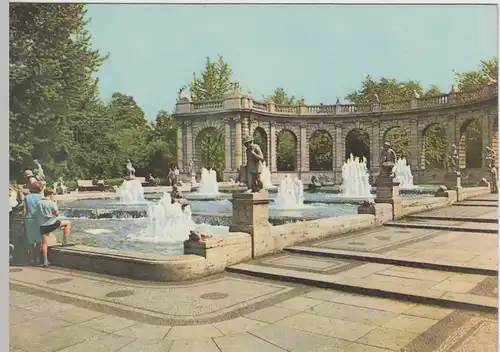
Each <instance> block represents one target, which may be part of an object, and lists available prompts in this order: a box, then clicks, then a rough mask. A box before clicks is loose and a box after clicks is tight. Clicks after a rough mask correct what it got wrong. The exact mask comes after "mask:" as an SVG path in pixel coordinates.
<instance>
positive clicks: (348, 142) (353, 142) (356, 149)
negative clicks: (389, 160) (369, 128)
mask: <svg viewBox="0 0 500 352" xmlns="http://www.w3.org/2000/svg"><path fill="white" fill-rule="evenodd" d="M351 154H352V155H354V156H355V157H356V156H357V157H359V158H360V159H362V158H366V166H367V167H368V168H370V135H369V134H368V133H367V132H365V131H363V130H361V129H358V128H355V129H353V130H351V131H349V133H347V135H346V137H345V159H346V160H347V159H348V158H349V157H350V155H351Z"/></svg>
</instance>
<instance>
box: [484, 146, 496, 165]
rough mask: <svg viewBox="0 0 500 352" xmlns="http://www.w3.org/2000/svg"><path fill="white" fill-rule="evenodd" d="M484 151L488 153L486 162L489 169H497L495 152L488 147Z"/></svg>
mask: <svg viewBox="0 0 500 352" xmlns="http://www.w3.org/2000/svg"><path fill="white" fill-rule="evenodd" d="M484 149H485V151H486V157H485V159H486V162H487V163H488V168H489V169H491V168H492V167H495V163H496V156H495V152H494V151H493V149H491V148H490V147H486V148H484Z"/></svg>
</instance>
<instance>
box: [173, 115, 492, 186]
mask: <svg viewBox="0 0 500 352" xmlns="http://www.w3.org/2000/svg"><path fill="white" fill-rule="evenodd" d="M497 116H498V110H497V107H494V108H491V107H488V106H486V107H484V106H483V107H482V108H477V109H475V110H469V109H468V110H465V111H463V110H462V111H460V110H457V111H453V112H450V111H449V110H447V109H443V111H442V112H439V111H437V112H432V113H429V112H426V113H425V114H420V115H419V114H418V113H413V114H411V115H404V114H398V115H397V116H388V115H383V116H382V115H378V116H377V115H373V116H368V117H364V118H357V119H356V118H344V119H330V118H326V117H324V118H301V117H288V116H287V117H285V116H283V117H270V116H259V115H258V114H249V115H245V114H243V113H239V114H238V115H233V116H227V114H226V113H223V112H221V113H220V114H211V115H205V116H202V114H201V113H200V116H191V117H189V118H185V119H179V121H180V124H179V128H178V137H177V139H178V140H177V143H178V166H179V168H180V169H181V171H183V172H187V171H188V167H189V162H190V160H194V161H195V165H196V168H197V171H199V169H200V168H201V167H203V166H205V165H203V160H201V150H200V145H201V139H202V138H203V135H204V133H205V132H206V131H209V130H217V131H220V132H223V134H224V142H225V170H224V175H228V177H233V175H234V174H235V173H236V172H237V170H238V168H239V166H241V165H245V164H246V155H245V151H244V147H243V144H242V141H243V137H244V136H245V135H247V134H248V135H251V136H253V134H254V131H256V129H258V130H259V132H260V133H261V135H264V137H265V143H266V144H267V145H266V146H267V148H266V149H267V155H266V159H267V160H266V161H267V165H268V166H269V168H270V171H271V172H272V173H276V172H277V171H278V170H277V147H278V135H279V133H280V132H282V131H289V132H290V133H292V135H294V136H295V138H296V150H297V158H296V160H297V164H296V165H295V171H294V172H295V173H296V174H298V175H299V176H301V175H303V174H308V173H309V171H310V169H309V142H310V140H311V138H312V136H313V134H314V133H315V132H316V131H326V132H327V133H328V134H329V135H330V137H331V140H332V151H333V167H332V170H331V172H332V173H333V175H335V179H336V181H338V177H340V172H341V168H342V165H343V163H344V161H345V158H346V137H347V135H348V133H349V132H351V131H353V130H355V129H357V130H360V131H362V132H364V133H366V134H367V135H368V136H369V149H370V155H369V159H370V161H371V163H370V164H371V167H370V170H371V171H372V172H377V171H378V165H379V155H380V148H381V147H382V144H383V142H384V140H385V136H386V133H387V132H388V131H389V130H390V129H392V128H395V127H399V128H402V129H404V130H405V131H406V132H407V134H408V136H409V143H410V153H409V157H408V162H409V164H410V166H411V169H412V172H413V173H414V174H418V172H421V171H423V170H424V169H425V161H424V160H423V158H422V154H423V153H422V149H423V143H424V137H425V132H426V129H427V128H428V127H429V126H431V125H439V126H441V127H442V128H443V129H444V130H445V132H446V136H447V141H448V148H450V146H451V145H452V144H455V145H456V146H457V147H460V140H461V137H462V134H463V127H464V126H465V125H467V124H468V123H469V122H470V121H473V120H476V121H478V122H479V125H480V130H481V135H482V149H484V147H486V146H494V147H495V146H496V145H497V143H498V142H497V139H498V137H497V136H498V133H495V132H496V131H497V129H498V123H497ZM462 144H463V143H462ZM462 153H463V152H462ZM485 163H486V161H485V160H484V157H483V166H485ZM311 173H314V171H312V172H311ZM320 173H325V172H320Z"/></svg>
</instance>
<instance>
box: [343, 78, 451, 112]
mask: <svg viewBox="0 0 500 352" xmlns="http://www.w3.org/2000/svg"><path fill="white" fill-rule="evenodd" d="M440 94H442V93H441V89H440V88H439V87H438V86H436V85H432V86H431V87H430V88H429V90H428V91H427V92H426V91H424V88H423V87H422V85H421V84H420V82H418V81H413V80H409V81H404V82H401V81H398V80H397V79H395V78H386V77H382V78H380V79H379V80H378V81H377V80H375V79H373V77H372V76H370V75H368V76H366V78H365V80H364V81H363V82H362V83H361V89H359V90H355V91H353V92H351V93H349V94H348V95H347V96H346V97H345V99H346V100H348V101H349V102H350V103H351V104H359V105H364V104H376V103H378V102H380V103H391V102H396V101H404V100H412V99H415V98H416V97H430V96H436V95H440ZM377 96H378V102H377Z"/></svg>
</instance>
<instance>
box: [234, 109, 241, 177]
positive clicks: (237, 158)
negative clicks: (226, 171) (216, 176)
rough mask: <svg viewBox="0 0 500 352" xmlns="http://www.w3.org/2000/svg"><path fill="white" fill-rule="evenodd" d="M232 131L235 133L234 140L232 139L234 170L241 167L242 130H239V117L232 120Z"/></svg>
mask: <svg viewBox="0 0 500 352" xmlns="http://www.w3.org/2000/svg"><path fill="white" fill-rule="evenodd" d="M234 129H235V131H236V135H235V139H234V163H235V165H234V168H235V169H236V170H238V169H239V167H240V166H241V165H242V164H241V162H242V152H241V148H242V145H243V143H242V139H241V138H242V130H241V119H240V117H235V118H234Z"/></svg>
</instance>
